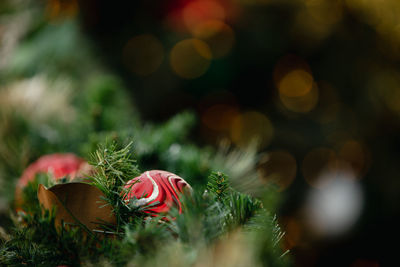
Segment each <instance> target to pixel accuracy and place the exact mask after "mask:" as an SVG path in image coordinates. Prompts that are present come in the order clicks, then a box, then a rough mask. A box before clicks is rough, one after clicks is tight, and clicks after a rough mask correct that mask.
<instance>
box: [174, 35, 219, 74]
mask: <svg viewBox="0 0 400 267" xmlns="http://www.w3.org/2000/svg"><path fill="white" fill-rule="evenodd" d="M211 57H212V55H211V50H210V47H209V46H208V45H207V44H206V43H205V42H203V41H201V40H198V39H186V40H183V41H180V42H179V43H177V44H176V45H175V46H174V47H173V48H172V50H171V54H170V63H171V67H172V69H173V70H174V71H175V73H176V74H177V75H179V76H181V77H182V78H186V79H194V78H197V77H200V76H201V75H203V74H204V73H205V72H206V71H207V69H208V68H209V66H210V60H211Z"/></svg>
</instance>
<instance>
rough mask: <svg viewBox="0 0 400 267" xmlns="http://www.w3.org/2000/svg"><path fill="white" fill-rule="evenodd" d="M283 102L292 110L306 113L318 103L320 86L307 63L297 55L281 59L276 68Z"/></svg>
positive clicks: (278, 86) (277, 82)
mask: <svg viewBox="0 0 400 267" xmlns="http://www.w3.org/2000/svg"><path fill="white" fill-rule="evenodd" d="M274 81H275V86H276V87H277V89H278V93H279V99H280V101H281V103H282V104H283V105H284V106H285V108H287V109H288V110H290V111H293V112H299V113H306V112H309V111H311V110H312V109H313V108H314V107H315V106H316V105H317V103H318V96H319V92H318V86H317V84H316V83H315V82H314V78H313V76H312V74H311V70H310V68H309V66H308V65H307V63H306V62H305V61H303V60H302V59H300V58H298V57H296V56H292V55H289V56H286V57H284V58H283V59H281V60H280V61H279V62H278V63H277V65H276V66H275V70H274Z"/></svg>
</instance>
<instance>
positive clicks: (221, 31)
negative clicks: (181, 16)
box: [193, 20, 235, 58]
mask: <svg viewBox="0 0 400 267" xmlns="http://www.w3.org/2000/svg"><path fill="white" fill-rule="evenodd" d="M193 35H194V36H195V37H196V38H199V39H201V40H204V41H205V42H206V43H207V44H208V45H209V46H210V49H211V52H212V55H213V58H221V57H223V56H225V55H227V54H228V53H229V52H230V51H231V49H232V46H233V43H234V41H235V36H234V32H233V30H232V28H231V27H229V26H228V25H227V24H225V23H223V22H222V21H218V20H208V21H206V22H204V23H199V24H198V25H197V26H196V27H195V28H194V29H193Z"/></svg>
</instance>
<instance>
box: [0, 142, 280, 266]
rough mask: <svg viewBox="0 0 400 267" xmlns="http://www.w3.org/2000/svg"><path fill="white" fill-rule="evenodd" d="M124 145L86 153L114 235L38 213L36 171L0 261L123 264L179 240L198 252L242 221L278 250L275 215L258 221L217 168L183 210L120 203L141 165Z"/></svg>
mask: <svg viewBox="0 0 400 267" xmlns="http://www.w3.org/2000/svg"><path fill="white" fill-rule="evenodd" d="M130 147H131V145H130V144H129V145H128V146H124V147H122V148H120V146H118V145H116V144H115V143H111V144H107V145H103V146H100V147H99V149H98V150H97V151H96V152H95V153H93V158H92V164H93V166H94V167H95V168H96V170H95V174H94V175H93V177H92V184H93V185H95V186H96V187H98V188H99V189H100V190H101V191H102V192H103V193H104V195H105V198H106V200H107V202H108V204H109V205H111V206H112V208H113V212H114V213H115V215H116V217H117V222H118V223H117V227H116V229H114V231H115V234H116V235H115V238H109V237H106V238H104V237H101V236H99V235H98V234H93V235H84V234H83V229H80V228H79V227H77V228H73V229H68V230H66V229H65V228H64V226H62V227H61V229H56V228H55V226H54V212H56V211H52V212H48V211H47V212H44V213H43V212H41V210H40V209H39V207H38V202H37V199H34V195H35V191H36V189H37V185H38V183H39V182H40V183H42V182H45V183H47V184H48V181H47V180H49V179H47V180H46V179H45V178H46V176H44V175H38V176H37V177H36V179H35V181H34V182H32V183H29V184H28V186H27V187H26V189H25V190H24V192H23V193H24V200H25V201H26V200H30V201H29V202H28V203H26V205H25V206H24V208H26V211H27V212H26V213H24V214H23V215H22V217H21V219H22V220H23V223H22V224H21V223H19V222H17V221H15V229H14V230H13V232H12V233H11V239H10V240H8V241H5V240H4V242H3V245H2V247H1V249H0V262H1V263H4V264H8V265H11V266H12V265H15V266H18V264H20V263H24V264H28V265H35V266H50V265H60V264H67V265H69V266H77V265H80V264H82V263H96V262H98V261H99V259H100V260H101V261H102V262H103V263H104V262H108V263H110V264H113V265H125V264H127V263H128V262H130V261H132V262H142V261H143V262H144V263H146V262H148V261H150V259H152V258H153V257H155V256H158V255H159V253H161V251H163V250H164V247H165V246H169V245H170V244H178V243H179V244H180V245H179V246H189V247H192V249H194V248H197V249H200V250H201V249H205V248H206V247H207V244H213V242H215V241H218V240H223V238H224V236H226V235H228V236H229V235H230V233H232V231H234V230H235V229H240V228H242V227H244V228H245V229H247V230H246V231H247V232H248V233H254V231H263V232H266V233H269V237H270V239H269V240H268V242H267V244H270V245H271V249H272V250H277V251H279V246H278V245H279V239H280V237H281V236H282V233H281V231H280V229H279V227H278V226H277V224H276V221H274V220H270V224H267V225H266V224H265V222H268V220H261V219H258V220H257V219H256V217H257V216H258V217H259V218H262V216H264V218H265V216H266V212H265V210H264V209H263V208H262V206H261V202H260V201H259V200H256V199H254V198H252V197H250V196H248V195H245V194H242V193H239V192H237V191H235V190H234V189H232V188H231V187H230V186H229V184H228V182H229V181H228V177H227V176H226V175H225V174H223V173H221V172H213V173H212V174H211V175H210V176H209V178H208V184H207V188H208V192H207V193H204V192H203V191H202V190H201V189H199V188H195V189H194V191H193V193H192V194H191V195H187V196H182V203H183V214H179V212H178V210H176V209H175V210H173V211H172V212H171V214H170V215H167V216H166V217H165V219H163V220H160V218H159V217H151V216H148V214H145V213H143V210H144V209H145V208H146V207H138V206H136V205H135V203H134V202H133V203H126V202H125V201H124V196H125V193H126V192H124V190H123V189H122V188H123V187H122V186H123V185H124V184H125V183H126V182H127V181H128V180H130V179H131V178H132V177H134V176H136V175H137V174H138V169H139V167H138V165H137V163H136V161H135V160H134V159H133V158H132V153H131V150H130ZM61 182H63V181H62V180H61ZM121 192H122V193H121ZM133 201H134V200H133ZM261 214H264V215H261ZM251 224H258V227H251ZM105 227H108V226H107V225H105ZM260 229H261V230H260ZM221 238H222V239H221ZM176 242H178V243H176ZM193 260H196V259H191V261H193ZM197 260H199V259H197ZM191 261H190V260H189V259H188V260H187V261H185V262H184V266H188V265H190V264H191ZM278 261H279V260H278ZM166 264H168V263H166Z"/></svg>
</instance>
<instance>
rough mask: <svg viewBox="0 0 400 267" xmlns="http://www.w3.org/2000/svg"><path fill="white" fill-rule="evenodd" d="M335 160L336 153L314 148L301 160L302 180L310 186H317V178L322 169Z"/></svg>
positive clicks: (327, 149) (330, 150)
mask: <svg viewBox="0 0 400 267" xmlns="http://www.w3.org/2000/svg"><path fill="white" fill-rule="evenodd" d="M336 160H337V158H336V153H335V151H333V150H332V149H329V148H324V147H320V148H316V149H313V150H311V151H310V152H309V153H308V154H307V155H306V156H305V157H304V160H303V164H302V172H303V176H304V179H305V180H306V181H307V183H308V184H309V185H311V186H314V187H317V186H318V178H319V177H320V174H321V173H322V171H323V170H324V169H326V168H327V167H329V166H330V165H332V163H334V162H335V161H336Z"/></svg>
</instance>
